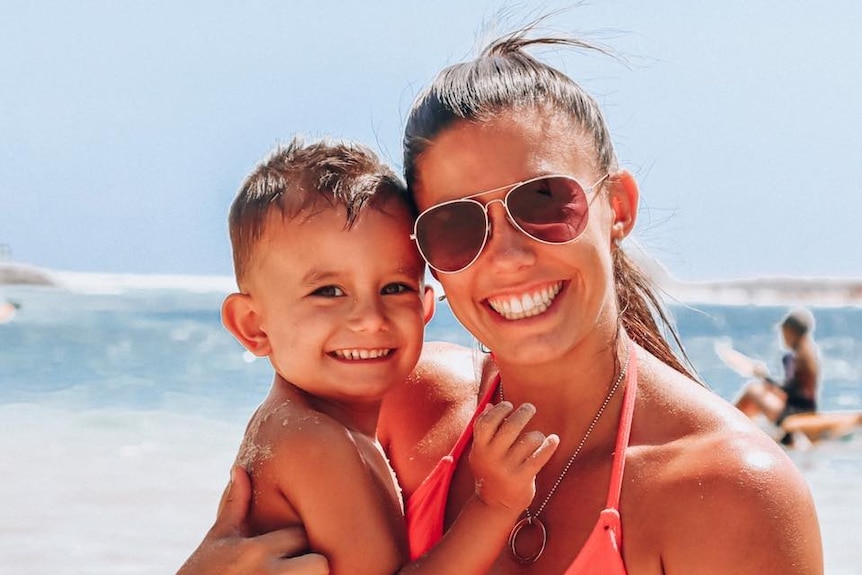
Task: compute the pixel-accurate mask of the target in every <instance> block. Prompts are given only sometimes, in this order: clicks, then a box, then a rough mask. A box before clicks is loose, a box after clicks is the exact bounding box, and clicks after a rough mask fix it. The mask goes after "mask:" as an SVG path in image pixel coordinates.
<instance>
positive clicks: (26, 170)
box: [0, 0, 862, 280]
mask: <svg viewBox="0 0 862 575" xmlns="http://www.w3.org/2000/svg"><path fill="white" fill-rule="evenodd" d="M526 4H527V3H526V2H525V3H522V4H516V3H511V2H510V3H509V4H508V6H509V7H510V11H509V12H510V14H511V15H510V16H509V17H508V20H504V22H508V23H509V26H506V25H504V26H503V29H504V30H505V29H508V28H510V27H511V25H513V24H517V23H518V22H520V21H523V20H525V19H527V17H528V16H529V15H530V14H535V12H531V11H530V10H528V9H527V8H525V7H524V6H525V5H526ZM501 5H502V2H501V1H499V0H498V1H494V2H492V1H471V2H464V1H461V0H457V1H456V0H438V1H435V2H420V1H404V0H402V1H395V0H386V1H380V2H373V3H372V2H359V1H356V2H337V1H334V0H323V1H307V2H286V1H267V2H263V1H254V0H251V1H248V2H167V1H162V0H155V1H134V0H132V1H123V2H120V1H100V2H94V1H86V0H84V1H77V2H60V1H57V2H47V1H43V0H34V1H32V2H15V1H12V0H0V78H2V81H0V135H2V137H0V244H7V245H9V246H10V247H11V250H12V254H13V257H14V259H16V260H19V261H25V262H28V263H32V264H35V265H39V266H44V267H48V268H54V269H59V270H69V271H92V272H123V273H145V274H149V273H153V274H206V275H229V274H231V263H230V249H229V242H228V238H227V229H226V213H227V209H228V206H229V204H230V201H231V199H232V198H233V195H234V193H235V191H236V189H237V187H238V186H239V184H240V182H241V181H242V179H243V177H244V176H245V174H246V173H248V171H249V170H250V169H251V168H252V167H253V166H254V164H255V163H256V162H257V161H258V160H259V159H261V158H262V157H263V156H264V155H266V153H267V152H268V151H269V150H270V149H271V148H272V147H273V146H274V145H276V144H277V143H279V142H283V141H286V140H287V139H289V138H290V136H291V135H293V134H295V133H302V134H305V135H307V136H309V137H317V136H336V137H345V138H352V139H358V140H362V141H364V142H367V143H369V144H371V145H372V146H374V147H375V148H376V149H378V150H379V151H380V152H381V153H382V154H383V155H384V157H386V158H387V159H389V160H390V161H391V162H392V163H393V164H395V165H396V166H397V167H399V169H400V156H401V155H400V150H399V143H400V131H401V127H402V121H403V118H404V117H405V115H406V113H407V110H408V109H409V106H410V103H411V101H412V99H413V96H414V95H415V94H416V92H417V91H418V90H419V88H420V87H421V86H423V85H424V84H426V83H427V82H428V81H429V80H430V79H431V77H432V76H433V74H434V73H435V72H436V71H437V70H438V69H439V68H440V67H442V66H444V65H447V64H450V63H453V62H455V61H459V60H462V59H464V58H465V57H467V56H469V55H471V54H472V53H473V50H474V47H475V45H476V44H477V38H479V37H480V34H481V32H482V30H483V29H484V27H485V24H486V23H487V22H490V21H492V20H493V17H494V14H495V13H497V11H498V9H499V8H500V7H501ZM542 6H543V7H544V8H546V9H554V8H558V7H561V6H565V4H564V3H560V2H544V3H543V4H542ZM552 24H553V25H554V26H555V27H557V28H559V29H562V30H566V31H569V32H572V33H574V34H577V35H579V36H582V37H585V38H587V39H591V40H593V41H599V42H602V43H604V44H606V45H609V46H611V47H612V48H613V49H615V50H616V51H617V52H618V53H620V54H622V55H624V56H625V57H626V58H627V59H628V60H629V65H628V66H625V65H622V64H620V63H619V62H617V61H615V60H613V59H610V58H607V57H603V56H596V55H583V54H578V53H576V52H572V51H568V50H567V51H562V52H560V51H555V52H550V53H547V54H545V55H546V57H547V59H548V60H549V61H551V62H553V63H554V64H555V65H557V66H558V67H561V68H562V69H563V70H565V71H566V72H568V73H569V74H570V75H572V76H573V77H575V78H576V79H577V80H578V81H580V82H581V83H582V84H583V85H584V86H585V87H586V88H587V89H588V90H589V91H590V92H591V93H592V94H594V95H595V96H596V98H597V99H598V100H599V102H600V103H601V104H602V106H603V108H604V110H605V113H606V116H607V119H608V122H609V124H610V126H611V132H612V134H613V136H614V139H615V144H616V147H617V153H618V155H619V158H620V162H621V163H622V165H623V166H624V167H626V168H628V169H629V170H631V171H632V172H633V173H635V175H636V176H637V177H638V180H639V182H640V185H641V194H642V205H641V213H640V220H639V223H638V228H637V230H636V237H637V239H638V241H639V242H640V243H641V244H642V245H644V246H645V248H646V250H647V251H648V252H649V253H651V254H652V255H654V256H655V257H657V258H658V259H659V260H660V261H661V262H662V263H664V264H665V265H666V266H667V268H668V269H669V270H670V271H671V273H672V274H673V275H675V276H677V277H678V278H680V279H686V280H708V279H730V278H740V277H754V276H793V277H799V276H818V277H821V276H822V277H847V278H859V277H862V249H860V247H859V245H860V242H859V239H858V235H859V229H860V226H859V225H858V222H859V220H860V217H862V183H860V182H862V34H860V33H859V30H862V4H860V3H858V2H855V1H852V0H833V1H830V2H822V3H816V4H815V3H813V2H797V1H792V2H779V1H775V0H773V1H765V0H764V1H751V0H748V1H742V0H726V1H724V2H709V3H701V2H689V3H680V2H675V1H674V2H671V1H669V0H668V1H660V2H659V1H657V2H642V1H635V0H594V1H592V2H588V3H584V4H583V5H581V6H579V7H577V8H574V9H571V10H568V11H566V12H564V13H562V14H559V15H557V16H556V17H555V18H554V19H553V20H552Z"/></svg>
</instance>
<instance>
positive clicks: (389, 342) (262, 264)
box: [228, 202, 430, 435]
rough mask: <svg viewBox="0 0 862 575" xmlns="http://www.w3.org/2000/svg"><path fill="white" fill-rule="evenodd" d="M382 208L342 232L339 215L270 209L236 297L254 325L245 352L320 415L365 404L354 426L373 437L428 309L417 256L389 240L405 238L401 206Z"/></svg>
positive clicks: (410, 361) (415, 351)
mask: <svg viewBox="0 0 862 575" xmlns="http://www.w3.org/2000/svg"><path fill="white" fill-rule="evenodd" d="M387 210H388V211H389V212H390V213H386V212H385V211H379V210H374V209H368V210H365V211H363V213H362V214H361V215H360V217H359V219H358V220H357V222H356V223H355V225H354V226H353V227H352V228H351V229H344V228H345V221H346V220H345V215H344V211H343V209H338V210H333V209H325V210H322V211H320V212H318V213H316V214H313V215H311V216H309V217H305V216H300V217H297V218H294V219H293V220H285V219H283V218H282V215H281V213H280V212H278V211H277V210H272V211H271V213H270V214H269V216H268V222H267V226H266V228H265V233H264V236H263V238H262V239H261V242H260V244H259V246H258V247H257V249H256V250H255V256H254V259H253V263H252V265H251V268H250V272H249V274H248V278H247V279H246V280H245V281H244V282H243V284H244V285H243V286H242V290H243V292H244V295H237V296H236V297H237V298H240V299H241V300H242V303H243V304H245V305H247V306H248V312H249V313H250V314H253V319H254V320H256V321H257V322H258V329H259V333H258V334H257V335H256V338H253V341H252V343H251V345H252V347H250V349H251V350H252V351H253V353H255V354H257V355H259V356H269V360H270V362H271V363H272V365H273V367H274V368H275V370H276V372H277V373H279V374H280V375H281V377H282V378H283V379H285V380H286V381H288V382H290V383H291V384H293V385H295V386H297V387H299V388H300V389H302V390H304V391H305V392H307V393H309V394H311V395H312V396H313V398H314V399H313V403H314V404H315V408H316V409H317V410H319V411H323V412H324V413H326V412H329V411H330V410H334V411H335V412H338V413H333V415H339V417H338V418H339V419H341V418H343V417H345V415H340V413H342V412H343V410H344V405H345V404H346V405H350V406H352V407H353V408H358V409H357V415H358V414H361V413H363V411H364V410H363V409H362V405H363V404H364V403H367V404H369V405H370V406H371V408H372V409H371V411H370V413H371V414H372V415H373V416H374V418H373V421H370V422H363V421H356V422H355V423H354V425H355V426H357V428H358V429H361V430H362V431H363V432H364V433H370V434H372V435H373V433H374V425H375V424H376V410H377V406H378V404H379V402H380V399H381V397H382V396H383V394H384V393H385V392H386V391H387V390H388V389H390V388H391V387H393V386H394V385H397V384H399V383H401V382H402V381H404V378H405V377H406V376H407V374H408V373H410V371H411V370H412V369H413V366H414V365H415V363H416V359H417V358H418V357H419V353H420V350H421V343H422V336H423V333H424V324H423V317H425V316H427V315H428V314H427V313H426V310H425V307H423V306H428V305H430V304H429V303H427V302H426V301H425V291H424V290H425V287H424V283H423V276H424V266H423V263H422V261H421V259H420V258H419V257H418V254H417V253H416V250H415V249H414V248H413V246H412V245H410V244H409V243H408V242H394V241H392V238H397V237H405V234H409V225H408V224H409V221H410V218H409V215H408V214H407V211H406V208H404V207H403V206H402V205H399V203H398V202H390V203H389V206H388V207H387ZM281 246H284V247H281ZM299 246H301V249H300V248H299ZM228 305H230V304H228ZM362 355H365V356H366V358H364V359H363V358H361V356H362ZM354 356H357V358H356V359H354V358H353V357H354ZM351 417H353V415H351ZM369 425H370V427H369Z"/></svg>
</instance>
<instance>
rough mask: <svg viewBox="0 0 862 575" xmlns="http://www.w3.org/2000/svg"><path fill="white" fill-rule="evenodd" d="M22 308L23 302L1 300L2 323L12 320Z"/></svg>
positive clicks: (0, 317) (0, 315)
mask: <svg viewBox="0 0 862 575" xmlns="http://www.w3.org/2000/svg"><path fill="white" fill-rule="evenodd" d="M20 308H21V304H19V303H18V302H14V301H6V300H0V323H6V322H7V321H12V318H13V317H15V313H16V312H17V311H18V310H19V309H20Z"/></svg>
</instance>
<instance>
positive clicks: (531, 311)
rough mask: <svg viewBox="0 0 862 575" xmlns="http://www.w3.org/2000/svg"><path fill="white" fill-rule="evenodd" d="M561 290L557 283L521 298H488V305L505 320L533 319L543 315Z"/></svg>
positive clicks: (560, 283)
mask: <svg viewBox="0 0 862 575" xmlns="http://www.w3.org/2000/svg"><path fill="white" fill-rule="evenodd" d="M562 288H563V283H562V282H558V283H555V284H554V285H552V286H548V287H545V288H543V289H540V290H536V291H534V292H532V293H526V294H524V295H522V296H508V297H499V298H490V299H488V305H490V306H491V308H492V309H493V310H494V311H496V312H497V313H498V314H500V315H501V316H503V317H504V318H506V319H523V318H525V317H533V316H536V315H539V314H542V313H545V312H546V311H547V310H548V308H549V307H550V306H551V302H552V301H554V298H555V297H557V294H558V293H560V290H561V289H562Z"/></svg>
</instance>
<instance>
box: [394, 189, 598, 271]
mask: <svg viewBox="0 0 862 575" xmlns="http://www.w3.org/2000/svg"><path fill="white" fill-rule="evenodd" d="M610 176H611V175H610V173H605V175H603V176H602V177H601V178H599V179H598V180H596V181H595V183H593V185H591V186H584V185H582V184H581V182H579V181H578V180H577V178H573V177H572V176H567V175H564V174H547V175H544V176H536V177H535V178H530V179H529V180H522V181H520V182H515V183H514V184H508V185H506V186H500V187H499V188H494V189H492V190H486V191H484V192H479V193H476V194H470V195H469V196H464V197H463V198H456V199H454V200H447V201H445V202H441V203H439V204H435V205H433V206H431V207H430V208H427V209H425V210H422V212H421V213H420V214H419V215H418V216H416V220H415V221H414V222H413V233H412V234H410V239H411V240H413V241H414V242H415V243H416V248H417V249H418V250H419V254H420V255H421V256H422V259H424V260H425V262H426V263H427V264H428V267H430V268H431V269H433V270H434V271H436V272H437V273H441V274H457V273H460V272H463V271H464V270H466V269H467V268H469V267H470V266H472V265H473V264H474V263H475V262H476V260H478V259H479V256H481V255H482V252H483V251H485V246H486V245H488V238H489V237H491V218H490V217H489V216H488V206H490V205H491V204H493V203H494V202H499V203H501V204H503V209H504V210H505V211H506V219H507V220H509V223H510V224H512V227H514V228H515V229H516V230H518V231H519V232H521V233H522V234H524V235H525V236H527V237H528V238H530V239H532V240H535V241H537V242H539V243H541V244H545V245H550V246H562V245H565V244H569V243H572V242H573V241H575V240H577V239H578V238H579V237H581V235H582V234H583V230H582V231H581V232H580V233H579V234H578V235H576V236H575V237H573V238H572V239H570V240H566V241H563V242H549V241H547V240H543V239H541V238H537V237H536V236H534V235H532V234H530V233H529V232H527V231H526V230H525V229H524V228H522V227H521V226H520V225H518V223H517V221H516V220H515V217H514V216H513V215H512V212H511V211H509V203H508V200H509V196H511V195H512V193H513V192H514V191H515V190H517V189H518V188H520V187H522V186H525V185H527V184H532V183H533V182H538V181H540V180H550V179H554V178H562V179H564V180H570V181H572V182H575V183H576V184H577V185H578V186H579V187H580V188H581V190H582V191H583V193H584V196H586V195H587V194H590V193H592V192H593V191H595V189H596V188H598V187H599V186H600V185H601V184H602V183H603V182H604V181H605V180H607V179H608V178H610ZM506 188H509V191H508V192H506V195H505V196H503V198H502V199H497V200H491V201H489V202H487V203H484V204H483V203H482V202H479V201H476V199H475V198H478V197H480V196H485V195H488V194H493V193H497V192H500V191H501V190H505V189H506ZM461 202H470V203H473V204H476V205H477V206H479V208H481V210H482V215H483V217H484V218H485V236H484V238H483V239H482V245H481V246H480V247H479V249H478V250H477V251H476V255H475V256H473V259H472V260H470V262H469V263H467V264H466V265H465V266H464V267H462V268H460V269H457V270H452V271H446V270H441V269H440V268H437V267H435V266H434V264H432V263H431V261H430V260H429V258H428V257H427V256H426V255H425V252H424V251H423V250H422V246H421V245H420V244H419V236H418V232H419V221H420V220H421V218H422V216H424V215H425V214H427V213H428V212H430V211H432V210H436V209H438V208H441V207H443V206H448V205H450V204H457V203H461ZM590 203H591V202H588V203H587V218H589V205H590ZM585 227H586V226H585Z"/></svg>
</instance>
